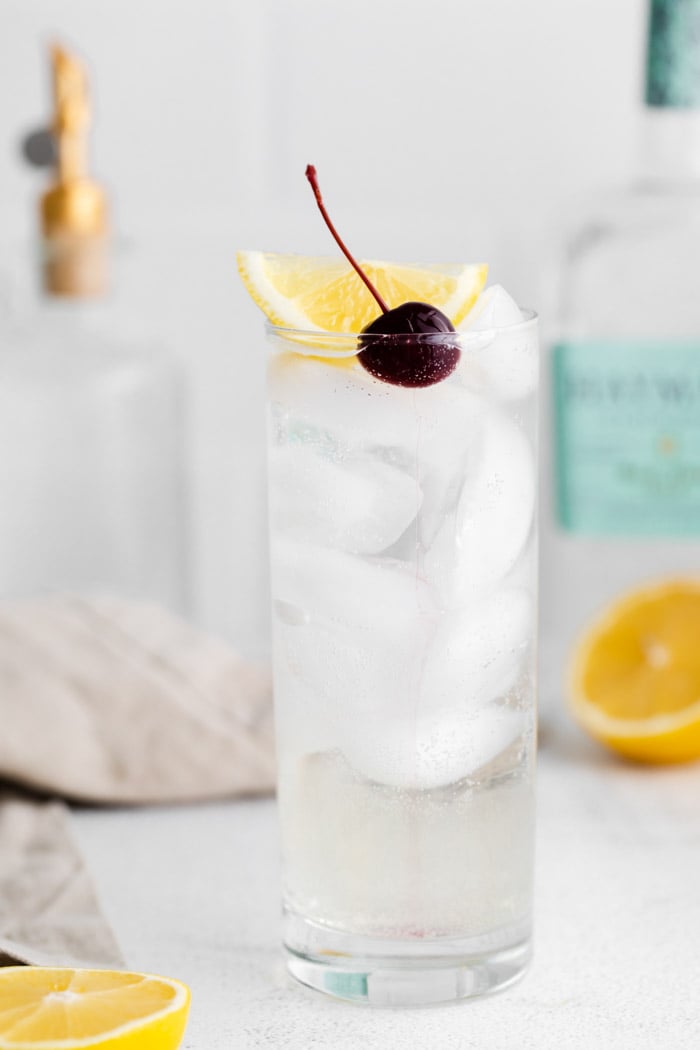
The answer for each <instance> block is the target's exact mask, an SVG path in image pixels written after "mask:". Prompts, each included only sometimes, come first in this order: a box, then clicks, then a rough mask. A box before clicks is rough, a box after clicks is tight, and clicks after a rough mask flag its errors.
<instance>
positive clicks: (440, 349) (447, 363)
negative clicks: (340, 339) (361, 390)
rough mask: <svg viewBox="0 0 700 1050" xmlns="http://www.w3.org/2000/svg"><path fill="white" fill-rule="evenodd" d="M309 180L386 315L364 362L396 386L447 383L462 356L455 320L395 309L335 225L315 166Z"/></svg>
mask: <svg viewBox="0 0 700 1050" xmlns="http://www.w3.org/2000/svg"><path fill="white" fill-rule="evenodd" d="M306 177H307V179H308V180H309V182H310V184H311V188H312V190H313V191H314V197H315V198H316V203H317V204H318V207H319V210H320V212H321V215H322V216H323V219H324V222H325V223H326V226H327V227H328V229H329V230H330V232H331V235H332V236H333V239H334V240H335V242H336V244H337V245H338V247H339V248H340V250H341V252H342V253H343V255H344V256H345V258H346V259H347V260H348V262H349V263H350V265H351V266H352V267H353V269H354V270H355V271H356V272H357V274H358V276H359V277H360V279H361V280H362V281H364V283H365V284H366V286H367V288H368V289H369V291H370V293H371V294H372V296H373V297H374V299H375V300H376V302H377V304H378V306H379V308H380V310H381V311H382V312H381V314H380V315H379V317H376V318H375V319H374V321H372V322H371V323H370V324H368V325H367V326H366V327H365V328H363V329H362V332H361V333H360V338H359V345H358V351H357V356H358V360H359V362H360V364H361V365H362V366H363V368H366V369H367V371H368V372H369V373H371V375H373V376H376V378H377V379H381V380H382V381H383V382H385V383H393V384H394V385H395V386H409V387H416V386H432V385H433V383H439V382H440V380H442V379H446V378H447V377H448V376H449V375H451V374H452V372H454V370H455V368H456V367H457V363H458V362H459V355H460V350H459V346H458V345H457V341H456V340H452V339H450V335H449V333H450V332H454V328H453V326H452V324H451V322H450V320H449V319H448V318H447V317H445V315H444V314H443V313H442V312H441V311H440V310H438V309H437V307H435V306H430V305H429V304H428V303H402V304H401V306H396V307H394V309H393V310H390V309H389V307H388V306H387V304H386V303H385V302H384V300H383V299H382V297H381V295H380V294H379V292H378V291H377V289H376V288H375V287H374V285H373V284H372V282H371V281H370V280H369V278H368V277H367V274H366V273H364V271H363V270H362V268H361V267H360V266H359V265H358V263H357V262H356V261H355V259H354V258H353V256H352V255H351V254H350V252H349V251H348V249H347V248H346V247H345V245H344V244H343V241H342V240H341V238H340V235H339V234H338V232H337V231H336V229H335V226H334V225H333V223H332V222H331V220H330V217H329V215H328V212H327V211H326V208H325V205H324V203H323V199H322V197H321V191H320V189H319V186H318V180H317V178H316V169H315V168H314V166H313V164H309V165H307V168H306ZM366 336H369V337H370V338H365V337H366Z"/></svg>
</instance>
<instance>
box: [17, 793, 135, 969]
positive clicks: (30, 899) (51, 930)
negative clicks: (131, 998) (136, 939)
mask: <svg viewBox="0 0 700 1050" xmlns="http://www.w3.org/2000/svg"><path fill="white" fill-rule="evenodd" d="M17 963H33V964H35V965H38V966H96V967H114V968H115V969H119V968H120V967H122V966H123V965H124V963H123V960H122V957H121V954H120V952H119V948H118V947H117V943H116V941H115V940H114V937H113V935H112V932H111V930H110V928H109V926H108V924H107V923H106V921H105V920H104V919H103V917H102V915H101V913H100V909H99V904H98V902H97V899H96V896H95V893H94V891H93V889H92V886H91V883H90V878H89V875H88V873H87V871H86V870H85V866H84V864H83V861H82V859H81V857H80V854H79V853H78V850H77V848H76V846H75V843H74V841H73V837H72V835H71V833H70V828H69V826H68V813H67V810H66V808H65V806H63V804H62V803H59V802H40V801H36V800H34V799H30V798H20V797H19V796H17V795H14V794H13V793H7V792H5V793H3V794H0V966H2V965H13V964H17Z"/></svg>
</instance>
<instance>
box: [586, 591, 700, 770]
mask: <svg viewBox="0 0 700 1050" xmlns="http://www.w3.org/2000/svg"><path fill="white" fill-rule="evenodd" d="M571 707H572V712H573V714H574V716H575V718H576V719H577V720H578V721H579V723H580V724H581V725H582V726H583V727H584V729H586V730H588V732H589V733H590V734H591V735H592V736H594V737H596V739H598V740H600V741H601V742H602V743H604V744H607V745H608V746H609V747H611V748H612V749H613V750H615V751H617V752H619V753H620V754H622V755H625V756H627V757H628V758H633V759H637V760H638V761H640V762H653V763H663V762H687V761H690V760H691V759H696V758H700V580H683V579H681V580H666V581H664V582H662V583H659V584H656V585H655V586H650V587H646V588H643V589H641V590H638V591H634V592H632V593H631V594H628V595H626V596H625V597H624V598H622V599H621V600H620V601H618V602H616V603H615V604H614V605H612V606H611V607H610V608H609V609H607V611H605V612H604V613H603V615H602V616H601V617H600V618H599V619H598V621H597V622H596V623H594V624H593V625H592V626H591V627H590V628H589V630H588V631H587V632H586V634H585V636H584V637H583V638H582V640H581V642H580V643H579V645H578V647H577V649H576V652H575V654H574V659H573V663H572V669H571Z"/></svg>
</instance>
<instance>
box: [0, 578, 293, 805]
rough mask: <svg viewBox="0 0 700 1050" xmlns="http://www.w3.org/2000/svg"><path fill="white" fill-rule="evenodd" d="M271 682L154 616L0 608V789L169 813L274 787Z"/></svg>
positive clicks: (59, 598) (78, 602) (34, 603)
mask: <svg viewBox="0 0 700 1050" xmlns="http://www.w3.org/2000/svg"><path fill="white" fill-rule="evenodd" d="M271 700H272V689H271V681H270V675H269V674H268V673H267V672H265V671H262V670H259V669H257V668H255V667H252V666H251V665H249V664H247V663H246V662H244V661H243V660H241V659H240V658H239V657H238V656H237V655H236V653H235V652H234V651H233V650H232V649H231V648H230V647H229V646H228V645H227V644H226V643H224V642H223V641H220V640H218V639H215V638H211V637H208V636H207V635H205V634H203V633H201V632H199V631H197V630H195V629H194V628H193V627H191V626H190V625H189V624H187V623H185V622H183V621H182V620H180V619H178V618H177V617H175V616H173V615H171V614H170V613H168V612H166V611H165V610H163V609H161V608H160V607H157V606H153V605H142V604H137V603H134V602H129V601H126V600H123V599H119V598H114V597H97V598H86V597H76V596H73V595H55V596H49V597H41V598H34V599H31V600H26V601H17V602H5V603H3V604H2V605H0V778H2V779H5V780H7V781H13V782H16V783H18V784H22V785H25V786H27V787H30V788H32V789H38V790H40V791H43V792H47V793H48V794H51V795H58V796H61V797H64V798H67V799H74V800H83V801H90V802H100V803H105V802H106V803H139V802H141V803H143V802H166V801H167V802H173V801H189V800H195V799H206V798H217V797H219V798H220V797H230V796H235V795H250V794H260V793H267V792H270V791H271V790H272V787H273V784H274V755H273V733H272V703H271Z"/></svg>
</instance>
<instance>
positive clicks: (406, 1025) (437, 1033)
mask: <svg viewBox="0 0 700 1050" xmlns="http://www.w3.org/2000/svg"><path fill="white" fill-rule="evenodd" d="M74 824H75V829H76V833H77V835H78V838H79V841H80V843H81V845H82V848H83V850H84V853H85V855H86V858H87V860H88V863H89V865H90V867H91V870H92V873H93V875H94V878H95V881H96V884H97V887H98V891H99V894H100V897H101V900H102V904H103V907H104V910H105V912H106V914H107V916H108V918H109V919H110V920H111V922H112V924H113V927H114V930H115V932H116V934H117V937H118V939H119V941H120V943H121V946H122V948H123V950H124V953H125V956H126V958H127V961H128V964H129V965H130V966H131V967H132V968H134V969H138V970H145V971H151V972H156V973H163V974H167V975H170V976H173V977H178V978H180V979H182V980H184V981H186V982H187V983H188V984H189V985H190V986H191V988H192V995H193V999H192V1011H191V1015H190V1023H189V1026H188V1030H187V1034H186V1036H185V1041H184V1044H183V1048H184V1050H238V1048H241V1050H246V1048H253V1047H255V1048H258V1047H270V1048H278V1047H279V1048H282V1047H284V1048H287V1050H297V1048H298V1050H302V1048H303V1050H316V1048H325V1047H329V1048H331V1047H332V1048H334V1050H346V1048H348V1050H349V1048H358V1050H360V1048H361V1050H374V1048H380V1050H384V1048H387V1050H403V1048H411V1050H413V1048H420V1050H423V1048H425V1050H471V1048H472V1047H473V1048H475V1050H476V1048H478V1050H502V1048H503V1050H505V1048H508V1050H511V1048H512V1050H550V1048H552V1050H554V1048H556V1050H573V1048H576V1050H578V1048H581V1050H598V1048H601V1050H603V1048H604V1050H614V1048H618V1047H619V1048H625V1050H646V1048H654V1050H686V1048H687V1050H691V1048H692V1050H698V1048H700V766H698V765H696V766H694V767H683V768H670V769H669V768H666V769H659V770H657V769H638V768H635V767H631V766H628V765H624V764H621V763H618V762H616V761H615V760H614V759H612V758H608V757H607V755H606V754H604V753H603V752H602V751H599V750H598V749H597V748H596V747H595V746H594V745H592V744H588V742H586V741H584V740H583V739H582V738H581V737H580V736H579V735H578V734H577V732H576V731H575V730H573V729H570V728H567V727H566V726H565V725H564V724H562V725H561V726H558V727H553V726H550V727H549V730H545V732H544V733H543V740H542V746H541V749H540V765H539V809H538V844H537V850H538V852H537V883H536V933H535V936H536V942H535V962H534V964H533V966H532V968H531V970H530V972H529V973H528V975H527V976H526V978H525V979H524V980H523V981H522V982H521V983H520V984H518V985H517V986H515V987H514V988H511V989H510V990H508V991H506V992H503V993H501V994H499V995H495V996H492V997H491V998H488V999H484V1000H479V1001H471V1002H468V1003H464V1004H458V1005H451V1006H443V1007H431V1008H426V1009H420V1010H373V1009H369V1008H367V1007H363V1006H353V1005H346V1004H344V1003H338V1002H335V1001H329V1000H326V999H325V998H324V997H322V996H320V995H317V994H316V993H313V992H309V991H306V990H304V989H302V988H300V987H299V986H298V985H296V984H294V983H293V982H292V981H291V980H289V979H288V978H287V977H286V974H285V971H284V968H283V965H282V962H281V958H280V953H279V948H278V938H279V919H278V897H279V886H278V880H279V871H278V860H277V828H276V813H275V805H274V803H273V802H272V801H247V802H236V803H220V804H215V805H202V806H195V807H183V808H165V809H157V808H150V809H141V810H110V811H101V810H82V811H77V812H75V814H74Z"/></svg>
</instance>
